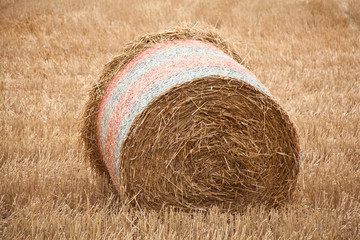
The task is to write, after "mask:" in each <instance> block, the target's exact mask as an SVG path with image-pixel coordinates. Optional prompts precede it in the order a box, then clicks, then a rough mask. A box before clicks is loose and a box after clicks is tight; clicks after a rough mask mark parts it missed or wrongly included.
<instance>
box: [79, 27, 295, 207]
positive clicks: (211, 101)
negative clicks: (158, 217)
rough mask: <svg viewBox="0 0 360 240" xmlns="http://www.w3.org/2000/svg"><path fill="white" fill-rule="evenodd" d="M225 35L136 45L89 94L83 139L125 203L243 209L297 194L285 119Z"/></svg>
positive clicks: (184, 32)
mask: <svg viewBox="0 0 360 240" xmlns="http://www.w3.org/2000/svg"><path fill="white" fill-rule="evenodd" d="M239 62H241V58H240V57H238V55H237V54H236V53H235V52H234V51H233V50H232V49H231V47H230V46H229V45H228V44H227V43H226V42H224V41H222V40H221V39H220V38H219V37H218V36H217V35H214V34H211V33H201V32H198V31H195V30H191V29H180V30H176V31H173V32H166V33H163V34H157V35H149V36H145V37H143V38H140V39H139V40H136V41H134V42H132V43H131V44H129V45H128V46H127V47H126V48H125V51H124V54H123V55H121V56H119V57H118V58H116V59H114V60H113V61H112V62H111V63H109V64H108V65H107V66H106V67H105V70H104V72H103V74H102V76H101V78H100V80H99V81H98V82H97V83H96V84H95V86H94V88H93V90H92V91H91V93H90V99H89V101H88V104H87V107H86V110H85V113H84V118H83V119H84V122H83V131H82V139H83V141H84V143H85V147H86V150H87V154H88V157H89V159H90V161H91V163H92V165H93V166H94V167H95V169H97V170H99V171H100V172H105V173H107V174H108V175H109V177H110V179H111V180H112V182H113V183H114V185H115V187H116V189H117V190H118V192H119V194H120V196H121V197H122V198H123V199H134V198H136V202H137V204H139V206H140V207H146V208H154V209H160V208H162V207H163V206H166V205H172V206H177V207H179V208H184V209H206V208H208V207H211V206H213V205H217V206H219V207H221V208H223V209H226V210H239V209H241V208H242V207H243V206H245V205H247V204H254V203H262V204H266V205H268V206H276V205H278V204H280V203H283V202H285V201H286V200H287V199H288V198H289V196H290V195H291V193H292V192H293V189H294V186H295V183H296V177H297V173H298V168H297V163H298V160H299V146H298V145H299V144H298V138H297V134H296V131H295V129H294V126H293V124H292V123H291V122H290V120H289V118H288V116H287V114H286V113H285V112H284V111H283V110H282V109H281V107H280V106H279V105H278V104H277V103H276V101H274V99H273V98H272V97H271V95H270V93H269V92H268V91H267V90H266V89H265V87H264V86H262V85H261V84H260V83H259V82H258V81H257V79H256V78H255V76H254V75H253V74H252V73H251V72H250V71H249V70H248V69H246V68H245V67H244V66H242V65H241V64H240V63H239Z"/></svg>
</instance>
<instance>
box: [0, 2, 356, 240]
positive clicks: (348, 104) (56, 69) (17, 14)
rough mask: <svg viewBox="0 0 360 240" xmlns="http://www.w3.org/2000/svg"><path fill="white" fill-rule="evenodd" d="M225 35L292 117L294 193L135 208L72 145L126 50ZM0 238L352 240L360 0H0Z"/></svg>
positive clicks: (354, 226)
mask: <svg viewBox="0 0 360 240" xmlns="http://www.w3.org/2000/svg"><path fill="white" fill-rule="evenodd" d="M184 24H188V25H191V26H196V27H201V28H209V29H212V30H213V31H215V32H217V33H219V34H220V35H221V36H223V37H224V38H225V39H227V40H229V41H230V42H232V43H233V44H234V46H235V47H236V49H237V50H238V52H239V53H240V55H241V56H242V57H244V58H245V59H246V63H247V64H248V65H249V66H250V68H251V70H252V71H253V72H254V73H255V75H256V76H257V77H258V79H259V80H260V81H261V82H262V83H263V84H264V85H265V86H266V87H267V88H268V89H269V90H270V92H271V93H272V94H273V95H274V96H275V98H276V99H277V100H278V102H279V103H280V105H282V106H283V108H284V109H285V110H286V111H287V112H288V113H289V115H290V117H291V119H292V120H293V121H294V123H295V124H296V127H297V130H298V133H299V136H300V142H301V148H302V151H303V152H304V158H303V160H302V162H301V165H300V174H299V176H298V182H297V188H296V191H295V193H294V196H293V199H292V200H291V201H290V202H289V203H288V204H287V205H285V206H283V207H282V208H279V209H270V210H268V209H265V208H264V207H262V206H254V207H249V208H248V209H245V210H244V212H243V213H238V214H230V213H224V212H219V211H218V210H217V209H216V208H214V209H211V210H210V211H209V212H207V213H203V212H192V213H186V212H178V211H175V210H173V209H168V210H166V211H161V212H156V211H148V210H147V211H145V210H141V209H132V208H130V206H129V205H127V204H126V203H124V202H122V201H121V199H119V198H118V197H117V196H116V194H115V193H114V192H113V191H112V188H111V186H109V184H108V182H107V181H106V179H105V178H104V177H103V176H98V175H96V174H95V173H94V172H93V171H92V170H91V168H90V167H89V164H88V163H87V162H86V160H85V159H84V150H83V147H82V146H81V145H79V144H78V137H79V125H78V122H79V116H80V115H81V113H82V111H83V108H84V105H85V101H86V100H87V94H88V91H89V89H90V87H91V85H92V82H93V81H95V80H96V79H97V77H98V76H99V74H100V72H101V70H102V68H103V66H104V64H105V63H107V62H109V61H110V60H112V58H114V57H115V56H117V55H119V53H120V52H121V49H122V46H123V45H124V44H125V43H126V42H127V41H130V40H133V39H134V38H135V37H137V36H139V35H144V34H148V33H153V32H158V31H162V30H164V29H169V28H171V27H175V26H178V25H184ZM0 124H1V125H0V136H1V138H0V239H360V237H359V236H360V184H359V183H360V141H359V139H360V2H359V1H357V0H346V1H335V0H333V1H332V0H329V1H327V0H314V1H310V0H309V1H305V0H303V1H301V0H290V1H288V0H269V1H268V0H257V1H252V0H244V1H235V0H214V1H200V0H199V1H193V0H184V1H179V0H167V1H157V0H149V1H140V0H135V1H121V0H119V1H115V0H101V1H95V0H81V1H60V0H52V1H45V0H29V1H25V0H0Z"/></svg>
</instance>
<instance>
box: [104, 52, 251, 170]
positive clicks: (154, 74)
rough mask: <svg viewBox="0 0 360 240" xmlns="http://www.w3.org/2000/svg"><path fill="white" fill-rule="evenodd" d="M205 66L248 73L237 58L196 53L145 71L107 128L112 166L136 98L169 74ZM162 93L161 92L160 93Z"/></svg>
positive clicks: (107, 142)
mask: <svg viewBox="0 0 360 240" xmlns="http://www.w3.org/2000/svg"><path fill="white" fill-rule="evenodd" d="M203 66H218V67H227V68H230V69H233V70H237V71H239V72H243V73H247V72H248V71H247V70H245V69H244V68H243V67H242V66H241V65H240V64H239V63H237V62H236V61H235V60H229V59H225V58H221V57H215V56H210V55H195V56H185V57H181V58H178V59H175V60H172V61H168V62H165V63H162V64H160V65H158V66H156V67H154V68H152V69H151V70H150V71H148V72H147V73H145V74H144V75H143V76H141V77H140V78H139V79H137V80H136V81H135V82H134V83H133V84H131V85H130V86H129V88H128V89H127V90H126V91H125V92H124V94H123V95H122V96H121V98H120V99H119V101H118V103H117V105H116V106H115V108H114V110H113V112H112V113H111V116H110V119H109V122H108V125H107V128H106V140H105V155H106V158H107V160H108V161H109V163H108V164H109V166H110V167H112V161H113V151H114V143H115V138H116V133H117V131H118V127H119V124H120V122H121V121H122V119H123V117H124V115H125V114H126V112H127V111H128V109H129V107H130V106H131V105H132V104H133V103H134V102H135V101H136V99H137V98H138V97H139V96H140V95H142V94H143V93H144V92H145V91H146V90H147V89H149V88H150V87H151V85H153V84H154V83H156V82H158V81H161V80H162V79H164V78H165V77H167V76H170V75H172V74H175V73H177V72H180V71H182V70H186V69H191V68H196V67H203ZM159 94H161V93H160V92H159V93H158V95H159Z"/></svg>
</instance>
